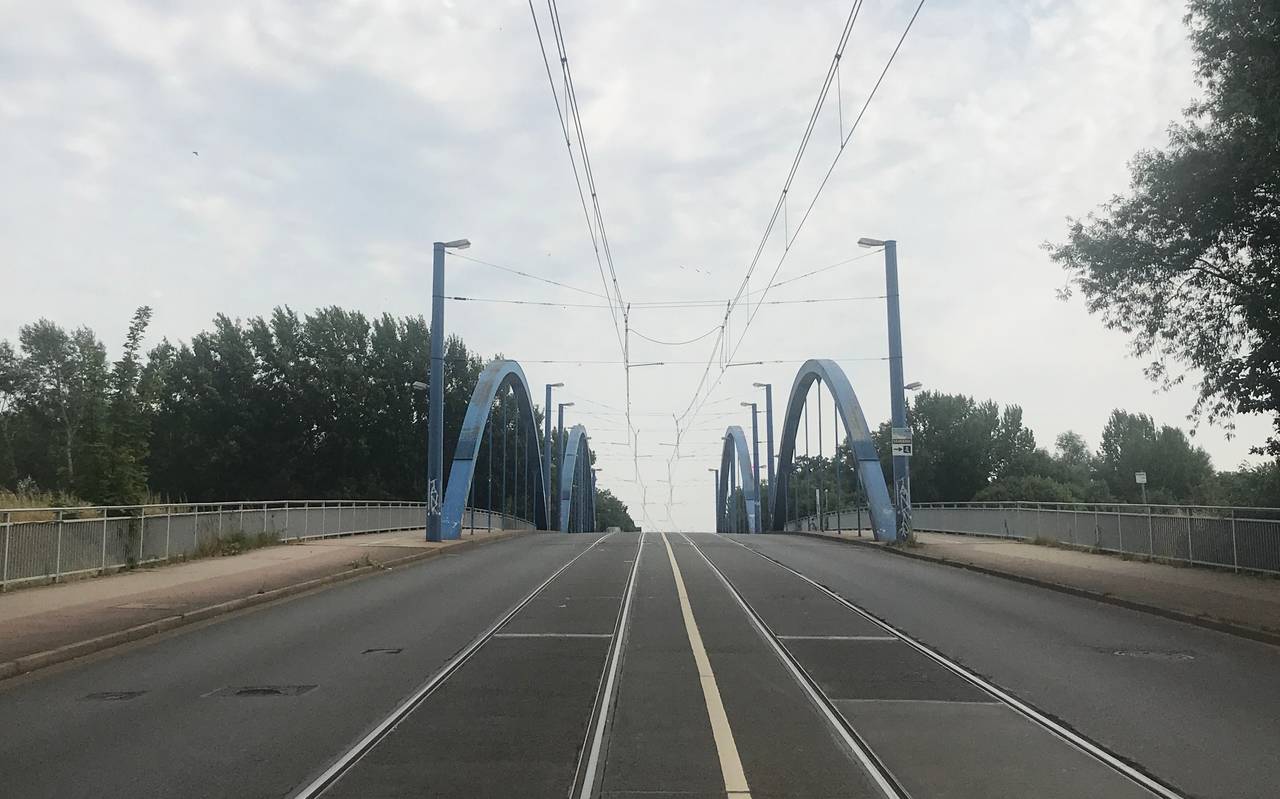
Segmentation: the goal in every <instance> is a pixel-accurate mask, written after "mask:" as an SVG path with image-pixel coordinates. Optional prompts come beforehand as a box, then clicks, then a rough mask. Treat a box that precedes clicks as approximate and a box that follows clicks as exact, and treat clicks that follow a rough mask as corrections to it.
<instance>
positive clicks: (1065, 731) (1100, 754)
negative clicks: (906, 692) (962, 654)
mask: <svg viewBox="0 0 1280 799" xmlns="http://www.w3.org/2000/svg"><path fill="white" fill-rule="evenodd" d="M728 540H730V541H732V540H733V539H728ZM734 543H735V544H737V545H738V546H740V547H742V548H743V549H745V550H747V551H748V552H751V553H752V554H754V555H757V556H758V557H760V558H763V559H764V560H767V561H769V562H770V563H772V564H773V565H775V566H777V567H779V568H781V569H785V570H786V571H789V572H791V573H792V574H794V575H795V576H797V577H799V578H800V579H801V580H804V581H805V582H806V583H808V584H810V585H812V586H813V587H814V588H817V589H818V590H819V591H821V592H822V593H824V594H826V595H827V596H829V597H831V598H832V599H834V600H835V601H837V602H839V603H840V604H841V605H844V606H845V607H846V608H848V609H849V610H852V611H853V612H854V613H857V614H858V615H859V616H862V617H863V618H864V619H866V620H867V621H870V622H872V623H873V624H876V625H878V626H879V627H880V628H881V629H884V630H886V631H888V632H891V633H893V634H894V635H896V636H897V637H898V638H900V639H901V640H902V642H903V643H905V644H907V645H908V646H911V647H912V648H914V649H915V650H917V651H918V652H920V654H922V655H925V656H926V657H928V658H930V659H932V660H933V661H935V662H937V663H938V664H940V665H942V666H944V667H945V668H947V669H949V670H950V671H951V672H953V673H954V674H956V675H958V676H960V677H962V678H964V679H965V680H968V681H969V682H970V683H972V684H974V685H976V686H978V687H979V688H981V689H982V690H984V691H986V692H987V693H989V694H991V695H992V696H994V697H996V698H997V699H999V700H1000V701H1001V702H1003V703H1004V704H1006V705H1008V706H1009V707H1011V708H1012V709H1014V710H1016V711H1017V712H1019V713H1021V714H1022V715H1023V716H1025V717H1026V718H1028V719H1030V720H1031V721H1033V722H1035V723H1036V724H1039V725H1040V726H1041V727H1044V728H1045V729H1047V730H1048V731H1049V732H1051V733H1053V734H1054V735H1056V736H1058V737H1059V738H1061V739H1062V740H1064V741H1066V742H1067V743H1070V744H1071V745H1073V746H1075V747H1076V748H1078V749H1081V750H1083V751H1084V752H1087V753H1088V754H1090V755H1092V756H1093V757H1095V758H1096V759H1098V760H1100V761H1102V762H1103V763H1105V764H1106V765H1108V766H1110V767H1111V768H1113V769H1115V770H1116V771H1118V772H1120V773H1121V774H1123V775H1125V776H1126V777H1128V778H1129V779H1131V780H1133V781H1134V782H1136V783H1138V784H1139V785H1141V786H1142V787H1143V788H1145V789H1147V790H1148V791H1150V792H1151V793H1153V794H1155V795H1156V796H1159V797H1162V798H1163V799H1184V797H1183V796H1182V794H1180V793H1178V792H1177V791H1175V790H1173V789H1172V788H1169V787H1166V786H1165V785H1164V784H1162V783H1160V782H1159V781H1157V780H1156V779H1154V778H1152V777H1149V776H1147V775H1146V774H1143V773H1142V772H1141V771H1139V770H1138V769H1136V768H1134V767H1133V766H1130V765H1129V764H1128V763H1126V762H1124V761H1123V760H1121V759H1120V758H1118V757H1116V756H1115V755H1113V754H1111V753H1110V752H1108V751H1107V750H1105V749H1103V748H1102V747H1100V746H1098V745H1097V744H1095V743H1094V742H1093V741H1090V740H1089V739H1088V738H1085V737H1084V736H1082V735H1080V734H1078V733H1076V732H1074V731H1072V730H1071V729H1069V728H1067V727H1065V726H1063V725H1062V724H1059V723H1058V722H1056V721H1054V720H1053V719H1051V718H1049V717H1048V716H1046V715H1045V714H1043V713H1041V712H1040V711H1038V710H1036V709H1035V708H1033V707H1031V706H1030V705H1028V704H1026V703H1025V702H1023V701H1021V700H1020V699H1018V698H1017V697H1015V696H1014V695H1013V694H1010V693H1008V692H1007V691H1005V690H1003V689H1002V688H1000V687H998V686H997V685H995V684H994V683H991V682H988V681H987V680H985V679H983V678H982V677H979V676H978V675H977V674H975V673H973V672H971V671H969V670H968V669H966V668H965V667H964V666H961V665H960V664H959V663H956V662H955V661H952V660H950V659H948V658H947V657H946V656H945V655H943V654H941V653H939V652H935V651H934V650H933V649H931V648H930V647H928V646H926V645H924V644H922V643H920V642H919V641H917V640H916V639H914V638H912V637H911V636H909V635H907V634H906V633H904V632H902V631H901V630H899V629H897V628H896V627H894V626H893V625H891V624H889V623H888V622H886V621H883V620H881V619H879V618H876V617H875V616H873V615H871V614H870V613H868V612H867V611H865V610H863V609H862V608H860V607H858V606H857V605H855V604H853V603H852V602H850V601H849V600H847V599H845V598H844V597H842V596H840V595H839V594H837V593H836V592H835V591H832V590H831V589H830V588H827V587H826V586H825V585H822V584H821V583H819V582H817V581H815V580H812V579H810V578H809V577H806V576H805V575H804V574H802V573H801V572H798V571H796V570H795V569H793V568H791V567H790V566H788V565H786V564H785V563H782V562H781V561H777V560H774V559H773V558H771V557H769V556H768V555H766V554H764V553H763V552H760V551H758V550H755V549H752V548H751V547H749V546H747V545H745V544H743V543H741V542H738V541H734ZM703 557H704V558H705V557H706V555H703Z"/></svg>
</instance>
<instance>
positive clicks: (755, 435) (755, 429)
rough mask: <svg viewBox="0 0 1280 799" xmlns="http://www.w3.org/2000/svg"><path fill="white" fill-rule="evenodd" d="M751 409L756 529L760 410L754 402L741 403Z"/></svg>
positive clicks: (757, 517) (757, 523)
mask: <svg viewBox="0 0 1280 799" xmlns="http://www.w3.org/2000/svg"><path fill="white" fill-rule="evenodd" d="M740 404H741V405H742V407H744V408H750V409H751V478H752V482H753V483H755V486H756V530H757V532H758V531H759V530H760V529H761V527H760V521H761V520H760V412H759V410H758V409H757V408H756V404H755V403H754V402H743V403H740Z"/></svg>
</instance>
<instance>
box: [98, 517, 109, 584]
mask: <svg viewBox="0 0 1280 799" xmlns="http://www.w3.org/2000/svg"><path fill="white" fill-rule="evenodd" d="M98 569H99V571H103V572H105V571H106V570H107V509H106V508H103V509H102V565H101V566H99V567H98Z"/></svg>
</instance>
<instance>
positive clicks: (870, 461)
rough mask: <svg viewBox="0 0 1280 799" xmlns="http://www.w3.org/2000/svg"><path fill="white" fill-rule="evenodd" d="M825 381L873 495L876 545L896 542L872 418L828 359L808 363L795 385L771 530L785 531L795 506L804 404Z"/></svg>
mask: <svg viewBox="0 0 1280 799" xmlns="http://www.w3.org/2000/svg"><path fill="white" fill-rule="evenodd" d="M819 379H821V380H822V381H823V382H824V383H826V384H827V387H828V388H829V389H830V390H831V394H832V396H834V397H835V400H836V407H837V408H838V409H839V411H840V420H841V421H842V422H843V423H844V432H845V435H846V436H847V437H848V440H849V445H850V447H851V449H852V450H853V456H854V459H855V461H856V462H857V472H858V479H859V480H860V481H861V483H862V488H863V490H864V491H865V492H866V494H867V505H868V506H869V508H870V512H871V527H872V530H873V531H874V532H875V537H876V540H877V541H896V540H897V539H898V531H897V525H896V524H895V523H894V522H895V519H894V510H893V502H892V501H891V500H890V498H889V489H888V488H887V487H886V486H885V481H884V471H883V470H882V469H881V468H880V457H879V455H878V454H877V453H876V445H875V442H874V441H873V440H872V438H871V430H870V428H868V427H867V418H866V416H864V415H863V413H862V406H861V405H859V404H858V396H857V395H856V394H854V393H853V386H852V385H851V384H850V383H849V378H848V377H846V376H845V373H844V370H843V369H841V368H840V366H839V365H838V364H837V363H836V362H835V361H832V360H829V359H827V358H811V359H809V360H807V361H805V362H804V365H803V366H801V367H800V371H799V372H798V373H797V374H796V379H795V382H793V383H792V384H791V398H790V399H789V400H788V401H787V412H786V417H785V420H784V422H783V425H782V440H781V441H782V448H781V449H780V450H779V451H778V467H777V470H776V473H775V482H776V483H777V485H773V486H770V487H769V509H770V513H771V514H772V516H773V519H772V525H771V529H773V530H778V531H780V530H782V529H783V528H784V527H785V526H786V521H787V511H788V507H787V504H788V501H789V494H788V493H787V487H788V485H787V484H788V483H789V482H790V480H791V472H792V461H793V460H794V457H795V449H796V434H797V433H798V432H799V428H800V412H801V411H803V410H804V401H805V397H807V396H808V394H809V387H810V386H812V385H813V382H814V381H815V380H819ZM837 440H838V439H837Z"/></svg>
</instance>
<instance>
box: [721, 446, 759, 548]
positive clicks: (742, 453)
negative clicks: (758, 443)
mask: <svg viewBox="0 0 1280 799" xmlns="http://www.w3.org/2000/svg"><path fill="white" fill-rule="evenodd" d="M753 466H754V464H753V463H752V462H751V449H750V448H749V447H748V446H747V436H746V434H745V433H743V432H742V428H741V427H739V426H738V425H731V426H730V427H729V429H727V430H725V431H724V446H723V447H721V449H720V472H719V474H718V475H717V480H718V481H719V482H718V484H717V487H716V531H717V532H731V533H741V532H746V533H758V532H760V520H759V519H758V518H756V509H758V508H759V507H760V501H759V495H758V494H757V487H758V485H759V483H758V482H757V481H756V480H753V479H751V476H752V475H754V474H756V471H755V469H754V468H753ZM735 470H736V473H737V474H739V475H741V478H742V496H743V499H744V500H745V502H746V506H747V507H746V511H747V513H746V516H747V518H746V529H745V530H739V529H734V528H736V527H737V526H739V524H740V520H739V519H738V518H737V514H736V513H731V510H734V509H731V508H730V503H735V509H736V502H737V499H736V498H735V497H734V496H733V485H734V483H735V482H736V480H734V473H735Z"/></svg>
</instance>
